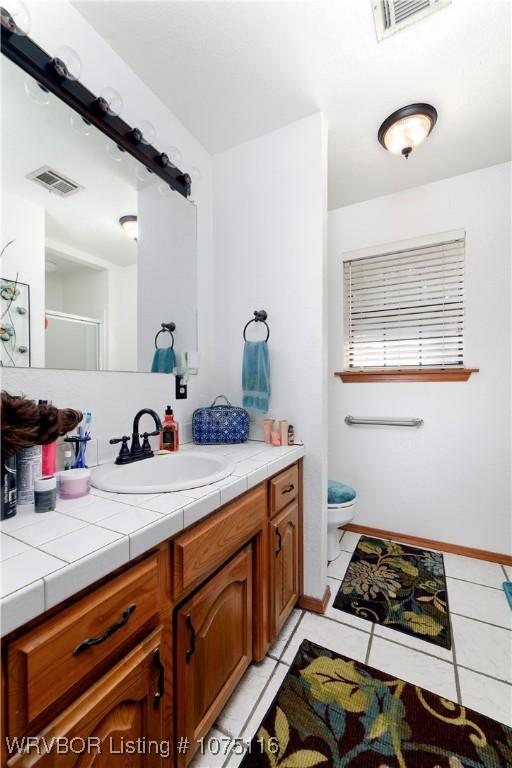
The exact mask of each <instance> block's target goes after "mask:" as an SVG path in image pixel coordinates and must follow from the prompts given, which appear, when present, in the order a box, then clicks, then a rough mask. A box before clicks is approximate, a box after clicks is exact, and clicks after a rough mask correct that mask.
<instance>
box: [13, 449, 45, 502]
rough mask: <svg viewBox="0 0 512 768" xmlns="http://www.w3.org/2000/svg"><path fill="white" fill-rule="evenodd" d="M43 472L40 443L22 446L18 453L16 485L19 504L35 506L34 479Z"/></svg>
mask: <svg viewBox="0 0 512 768" xmlns="http://www.w3.org/2000/svg"><path fill="white" fill-rule="evenodd" d="M42 474H43V457H42V451H41V446H40V445H32V446H30V447H29V448H22V449H21V451H18V453H17V454H16V485H17V497H18V504H19V506H31V507H33V506H34V480H36V479H37V478H38V477H41V476H42Z"/></svg>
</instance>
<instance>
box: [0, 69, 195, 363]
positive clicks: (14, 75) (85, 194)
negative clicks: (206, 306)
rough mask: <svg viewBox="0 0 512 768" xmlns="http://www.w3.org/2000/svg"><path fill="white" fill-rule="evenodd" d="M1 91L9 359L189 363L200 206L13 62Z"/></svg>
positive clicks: (4, 350)
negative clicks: (197, 217) (171, 186)
mask: <svg viewBox="0 0 512 768" xmlns="http://www.w3.org/2000/svg"><path fill="white" fill-rule="evenodd" d="M2 91H3V97H2V98H3V111H2V189H3V199H2V243H1V246H2V249H3V255H2V264H1V271H0V277H1V282H0V295H1V299H0V301H1V315H2V318H1V327H0V360H1V364H2V365H4V366H13V365H14V366H18V367H28V366H34V367H46V368H61V369H78V370H115V371H146V372H147V371H151V370H154V371H159V372H172V369H173V368H174V367H176V366H183V365H184V361H185V355H186V354H189V353H195V352H196V351H197V317H196V316H197V260H196V208H195V205H194V204H193V203H191V202H190V201H188V200H186V199H185V198H184V197H182V196H181V195H180V194H178V193H177V192H174V191H173V190H171V188H170V187H169V186H168V185H167V184H165V182H163V181H161V180H159V179H157V178H156V177H155V176H154V175H153V174H152V173H150V172H149V171H148V170H147V169H146V168H145V167H144V166H143V165H141V164H140V163H139V162H138V161H137V160H135V159H134V158H133V157H132V156H131V155H129V154H128V153H127V152H123V151H120V149H119V148H118V147H117V146H116V145H115V144H114V143H113V142H112V141H111V140H110V139H108V138H107V137H106V136H104V135H103V134H102V133H101V132H100V131H99V130H97V129H96V128H95V127H93V126H91V125H88V124H87V123H86V122H85V121H84V120H83V119H82V118H81V117H80V116H79V115H78V114H77V113H75V112H74V111H73V110H71V109H70V108H69V107H68V106H67V105H66V104H64V103H63V102H61V101H60V100H59V99H57V97H55V96H53V95H52V94H49V93H46V92H44V91H43V90H41V88H40V87H39V86H38V85H37V83H36V82H35V81H34V80H33V79H32V78H30V77H29V76H28V75H26V74H25V73H24V72H23V71H22V70H20V69H19V68H17V67H16V66H15V65H14V64H13V63H12V62H10V61H7V60H4V61H3V67H2ZM151 138H152V137H151ZM171 328H172V330H171ZM156 347H157V348H158V349H156ZM195 357H196V356H195Z"/></svg>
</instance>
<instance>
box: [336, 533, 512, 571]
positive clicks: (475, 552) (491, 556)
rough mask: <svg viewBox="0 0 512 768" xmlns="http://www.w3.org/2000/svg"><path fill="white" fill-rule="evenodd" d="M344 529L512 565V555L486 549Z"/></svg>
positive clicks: (402, 535) (408, 536)
mask: <svg viewBox="0 0 512 768" xmlns="http://www.w3.org/2000/svg"><path fill="white" fill-rule="evenodd" d="M342 527H343V529H344V530H345V531H352V532H353V533H364V534H365V535H366V536H378V537H379V538H381V539H382V538H384V539H394V540H395V541H401V542H403V543H404V544H412V546H416V547H425V548H426V549H428V548H431V549H439V550H441V552H451V553H452V554H454V555H463V556H464V557H473V558H475V560H488V561H489V562H491V563H500V564H502V565H512V555H504V554H501V553H500V552H489V551H487V550H486V549H476V548H474V547H463V546H461V545H459V544H449V543H448V542H446V541H437V540H436V539H422V538H421V537H420V536H411V535H410V534H408V533H397V532H396V531H385V530H383V529H382V528H369V527H368V526H366V525H353V524H352V523H349V524H348V525H344V526H342Z"/></svg>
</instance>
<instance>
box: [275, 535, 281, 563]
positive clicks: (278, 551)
mask: <svg viewBox="0 0 512 768" xmlns="http://www.w3.org/2000/svg"><path fill="white" fill-rule="evenodd" d="M276 537H277V549H276V557H277V556H278V554H279V553H280V551H281V534H280V532H279V529H278V528H276Z"/></svg>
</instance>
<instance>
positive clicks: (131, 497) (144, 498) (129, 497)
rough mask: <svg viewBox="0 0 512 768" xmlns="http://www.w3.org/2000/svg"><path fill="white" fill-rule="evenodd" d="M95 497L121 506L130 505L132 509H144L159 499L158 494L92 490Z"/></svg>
mask: <svg viewBox="0 0 512 768" xmlns="http://www.w3.org/2000/svg"><path fill="white" fill-rule="evenodd" d="M91 494H92V495H93V496H99V497H101V498H103V499H110V501H118V502H119V503H120V504H128V506H130V507H139V506H140V507H142V506H144V505H145V503H146V502H148V501H151V500H152V499H156V498H158V494H157V493H111V492H110V491H102V490H100V489H99V488H91Z"/></svg>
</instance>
